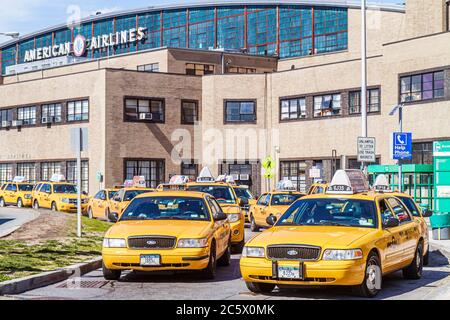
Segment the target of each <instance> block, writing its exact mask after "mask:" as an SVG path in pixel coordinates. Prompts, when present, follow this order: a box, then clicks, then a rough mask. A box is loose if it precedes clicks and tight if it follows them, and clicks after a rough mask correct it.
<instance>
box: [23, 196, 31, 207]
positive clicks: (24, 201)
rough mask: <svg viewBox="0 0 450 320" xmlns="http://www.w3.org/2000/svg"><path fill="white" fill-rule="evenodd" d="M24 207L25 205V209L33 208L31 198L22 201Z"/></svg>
mask: <svg viewBox="0 0 450 320" xmlns="http://www.w3.org/2000/svg"><path fill="white" fill-rule="evenodd" d="M22 205H23V206H24V207H31V205H32V200H31V198H29V199H27V198H23V199H22Z"/></svg>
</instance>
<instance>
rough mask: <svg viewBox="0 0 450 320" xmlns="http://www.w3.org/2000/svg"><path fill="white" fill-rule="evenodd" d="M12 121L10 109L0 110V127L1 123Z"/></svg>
mask: <svg viewBox="0 0 450 320" xmlns="http://www.w3.org/2000/svg"><path fill="white" fill-rule="evenodd" d="M12 119H13V110H12V109H0V126H2V123H3V121H9V122H11V121H12Z"/></svg>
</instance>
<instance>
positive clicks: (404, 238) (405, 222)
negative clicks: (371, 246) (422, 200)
mask: <svg viewBox="0 0 450 320" xmlns="http://www.w3.org/2000/svg"><path fill="white" fill-rule="evenodd" d="M388 203H389V205H390V207H391V208H392V211H393V212H394V214H395V216H396V217H397V219H398V220H399V221H400V226H399V228H400V232H399V233H400V243H401V246H402V262H403V263H406V262H408V263H407V264H409V263H410V262H411V261H412V260H413V259H414V255H415V253H416V249H417V244H418V239H419V237H420V222H419V221H418V220H416V219H414V218H413V217H412V216H411V214H410V212H409V211H408V209H406V207H405V205H404V204H403V203H402V202H401V201H399V200H398V199H396V198H389V199H388Z"/></svg>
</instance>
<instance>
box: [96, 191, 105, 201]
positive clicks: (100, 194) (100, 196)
mask: <svg viewBox="0 0 450 320" xmlns="http://www.w3.org/2000/svg"><path fill="white" fill-rule="evenodd" d="M94 199H98V200H106V192H105V190H101V191H99V192H97V194H96V195H95V196H94Z"/></svg>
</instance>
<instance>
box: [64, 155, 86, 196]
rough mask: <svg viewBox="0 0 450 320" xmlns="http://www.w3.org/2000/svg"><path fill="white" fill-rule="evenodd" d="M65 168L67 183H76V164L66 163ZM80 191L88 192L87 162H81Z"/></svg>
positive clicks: (74, 162) (73, 162) (72, 162)
mask: <svg viewBox="0 0 450 320" xmlns="http://www.w3.org/2000/svg"><path fill="white" fill-rule="evenodd" d="M66 166H67V167H66V172H67V177H66V179H67V182H70V183H77V182H78V181H77V179H78V177H77V162H76V161H68V162H67V164H66ZM81 191H85V192H89V161H81Z"/></svg>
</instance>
